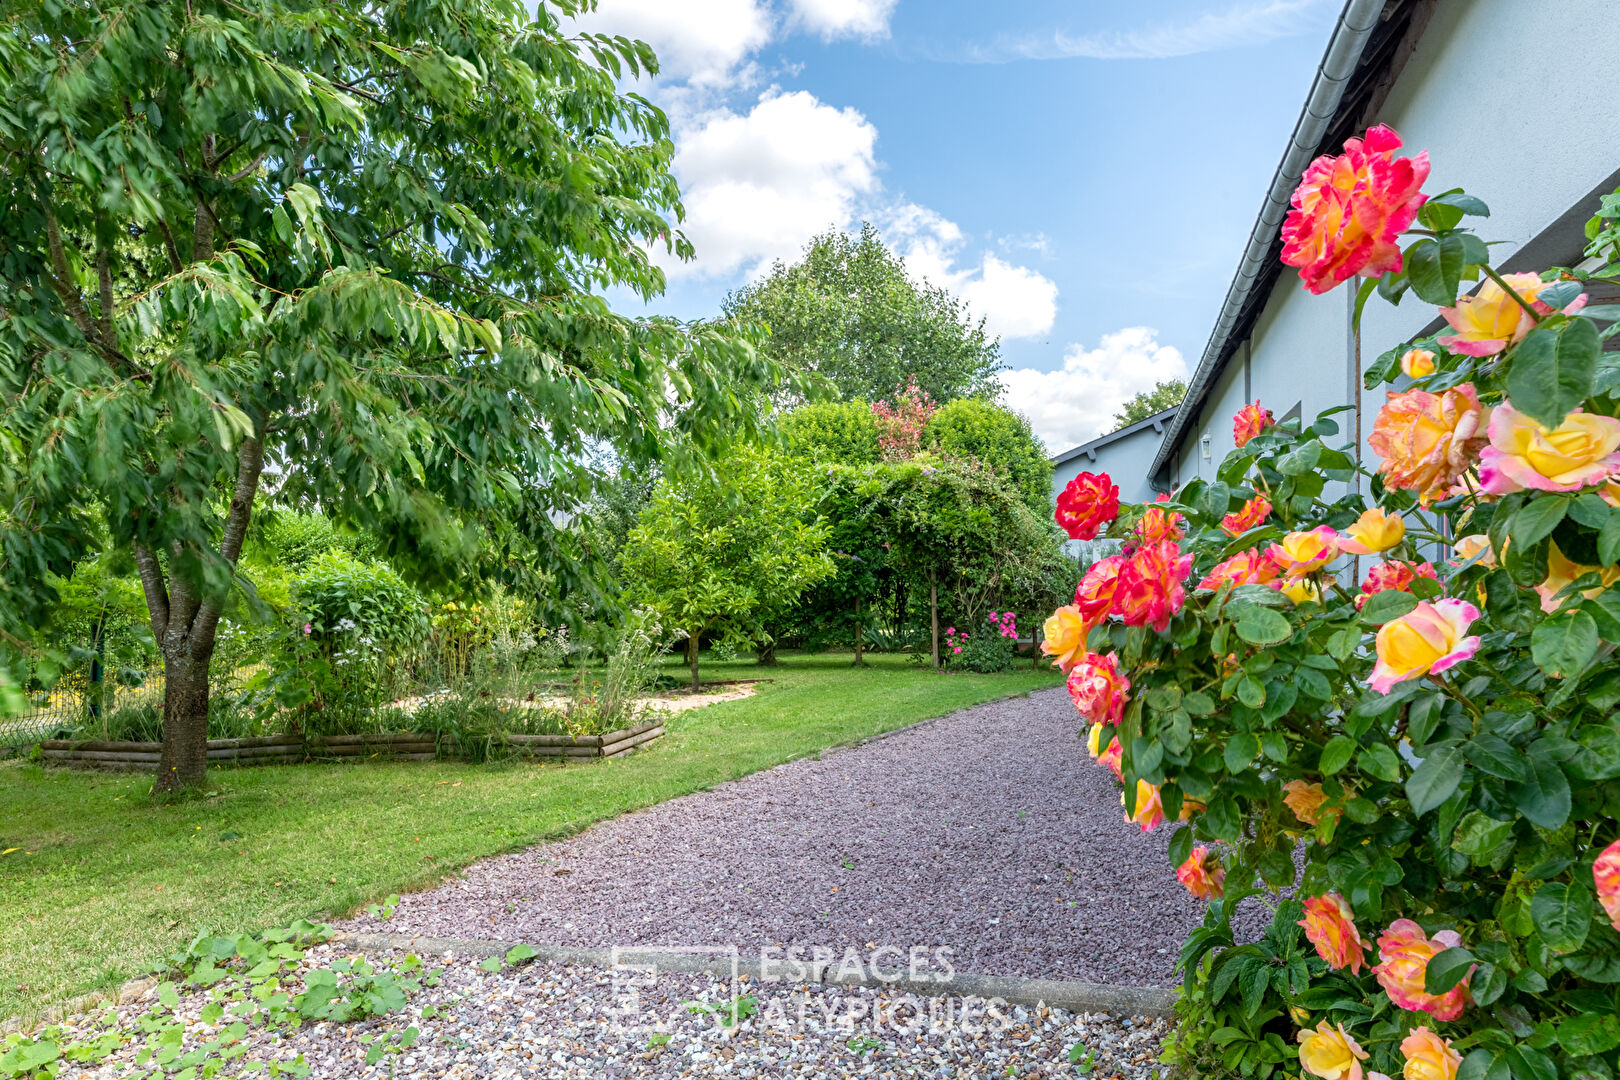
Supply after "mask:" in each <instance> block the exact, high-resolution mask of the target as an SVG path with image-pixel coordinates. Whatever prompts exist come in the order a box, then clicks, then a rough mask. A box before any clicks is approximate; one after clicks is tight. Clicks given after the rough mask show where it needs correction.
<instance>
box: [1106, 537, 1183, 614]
mask: <svg viewBox="0 0 1620 1080" xmlns="http://www.w3.org/2000/svg"><path fill="white" fill-rule="evenodd" d="M1192 564H1193V557H1192V555H1191V554H1190V553H1189V554H1185V555H1184V554H1182V552H1181V549H1180V548H1179V547H1177V546H1176V543H1175V541H1173V540H1164V541H1160V542H1159V543H1157V544H1143V545H1142V546H1140V547H1138V548H1137V549H1136V550H1135V551H1133V552H1131V554H1130V555H1129V556H1128V557H1127V558H1126V560H1125V565H1124V567H1122V568H1121V569H1120V571H1119V581H1118V583H1117V584H1116V586H1115V588H1114V614H1116V615H1118V616H1119V617H1120V618H1121V619H1122V620H1123V621H1124V623H1125V625H1126V626H1151V627H1153V629H1154V630H1156V631H1158V632H1159V633H1163V632H1164V631H1165V629H1166V628H1167V627H1169V625H1170V618H1171V616H1173V615H1175V614H1176V613H1177V612H1179V611H1180V610H1181V608H1182V605H1184V604H1185V603H1186V602H1187V589H1186V584H1185V583H1186V580H1187V575H1188V574H1190V573H1192Z"/></svg>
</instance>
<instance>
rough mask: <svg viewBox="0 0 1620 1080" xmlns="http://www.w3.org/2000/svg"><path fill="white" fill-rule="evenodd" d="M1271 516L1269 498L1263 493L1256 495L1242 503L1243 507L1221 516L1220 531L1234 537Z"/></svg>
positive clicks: (1261, 523) (1262, 523)
mask: <svg viewBox="0 0 1620 1080" xmlns="http://www.w3.org/2000/svg"><path fill="white" fill-rule="evenodd" d="M1270 516H1271V500H1270V499H1268V498H1266V497H1265V496H1264V495H1256V496H1255V497H1254V498H1252V499H1250V500H1249V501H1248V502H1246V503H1244V504H1243V509H1242V510H1238V511H1236V512H1234V513H1230V514H1227V515H1226V516H1225V517H1223V518H1221V531H1222V532H1224V533H1225V534H1226V535H1227V536H1230V537H1232V538H1233V539H1236V538H1237V537H1239V536H1242V535H1243V534H1244V533H1246V532H1248V531H1249V530H1250V529H1253V528H1255V527H1256V526H1259V525H1264V524H1265V521H1266V518H1268V517H1270Z"/></svg>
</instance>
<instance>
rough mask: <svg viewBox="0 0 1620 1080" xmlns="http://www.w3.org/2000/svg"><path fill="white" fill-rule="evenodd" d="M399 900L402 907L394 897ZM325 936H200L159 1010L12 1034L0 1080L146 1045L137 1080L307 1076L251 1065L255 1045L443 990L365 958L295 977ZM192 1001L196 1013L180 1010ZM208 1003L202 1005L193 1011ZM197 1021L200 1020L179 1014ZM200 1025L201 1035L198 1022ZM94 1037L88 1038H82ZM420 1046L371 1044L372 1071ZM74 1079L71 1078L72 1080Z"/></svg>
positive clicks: (409, 961)
mask: <svg viewBox="0 0 1620 1080" xmlns="http://www.w3.org/2000/svg"><path fill="white" fill-rule="evenodd" d="M395 899H397V897H396V898H395ZM332 936H333V930H332V928H331V927H330V926H326V925H324V924H318V923H311V922H307V921H304V920H300V921H298V922H296V923H294V924H292V925H291V926H289V927H287V928H285V929H280V930H272V931H269V932H266V933H263V934H234V935H230V936H215V935H214V934H211V933H203V934H201V935H199V936H198V937H196V938H194V939H193V940H192V942H191V943H190V944H189V945H188V946H187V947H186V948H184V949H183V950H181V951H179V952H177V953H175V954H174V955H173V956H171V957H169V958H168V959H166V960H165V961H164V962H163V963H162V964H161V965H159V967H158V968H157V973H158V974H159V975H160V976H162V977H163V978H164V980H165V981H163V982H162V983H160V984H159V985H158V987H157V994H156V996H157V1004H156V1005H154V1006H152V1007H151V1008H150V1009H148V1010H147V1011H146V1013H145V1014H144V1015H141V1016H138V1017H135V1018H134V1019H133V1020H132V1021H120V1019H119V1016H118V1013H117V1012H116V1011H115V1010H112V1009H108V1010H107V1011H106V1012H105V1014H104V1015H103V1016H102V1017H101V1018H100V1022H99V1023H93V1024H87V1025H83V1026H81V1027H79V1028H78V1030H77V1031H76V1032H74V1033H73V1035H71V1036H70V1034H69V1032H68V1031H67V1030H66V1029H63V1028H61V1027H56V1026H51V1027H47V1028H45V1029H44V1030H42V1031H39V1032H36V1033H34V1034H32V1035H20V1034H12V1035H9V1036H7V1037H6V1039H5V1041H4V1042H0V1078H4V1080H42V1078H47V1077H55V1076H58V1075H68V1074H67V1073H65V1072H63V1071H62V1069H63V1068H64V1066H67V1065H68V1064H69V1063H72V1064H73V1065H86V1064H94V1063H97V1062H100V1061H104V1060H106V1059H107V1058H108V1057H110V1056H111V1055H112V1054H113V1053H115V1052H116V1051H118V1050H120V1049H124V1048H128V1047H133V1046H137V1045H138V1046H139V1047H140V1049H139V1050H138V1051H137V1052H136V1053H135V1055H134V1065H135V1066H136V1071H134V1072H132V1073H125V1074H122V1075H129V1076H135V1077H140V1078H142V1080H159V1078H161V1077H166V1076H171V1075H172V1076H178V1077H197V1076H216V1075H219V1074H220V1073H221V1072H222V1071H223V1070H225V1069H232V1070H235V1071H236V1072H238V1073H240V1074H242V1075H247V1074H256V1073H262V1074H264V1075H267V1076H272V1077H276V1076H291V1077H305V1076H309V1075H311V1070H310V1068H309V1067H308V1066H307V1065H306V1064H305V1062H304V1058H303V1055H302V1054H300V1055H297V1056H296V1057H294V1058H292V1059H291V1060H285V1059H284V1060H280V1061H268V1062H266V1061H254V1060H251V1059H249V1058H248V1057H247V1050H248V1040H249V1039H251V1038H252V1037H253V1036H254V1035H255V1034H257V1033H260V1032H266V1031H274V1032H284V1031H287V1030H290V1029H296V1028H298V1027H300V1026H302V1025H303V1024H306V1023H327V1022H331V1023H338V1024H342V1023H349V1022H353V1021H360V1020H366V1019H369V1018H372V1017H381V1016H387V1015H389V1014H390V1013H396V1012H399V1011H400V1010H402V1009H404V1008H405V1006H406V1005H407V1003H408V1002H409V1000H410V996H411V995H412V994H414V993H416V992H417V991H418V990H420V989H421V988H422V987H423V986H424V985H427V986H436V985H437V984H438V979H439V974H440V973H439V971H438V970H431V971H429V970H424V968H423V965H422V961H421V960H420V959H418V958H417V957H415V956H410V955H408V956H405V957H403V958H401V959H400V960H398V961H394V962H392V963H390V964H388V965H387V966H384V967H381V968H379V967H377V966H375V965H373V964H372V963H371V962H370V961H368V960H366V959H365V958H364V957H361V956H358V955H356V956H347V957H339V958H337V959H334V960H331V961H329V962H327V963H325V964H319V965H317V966H313V967H310V968H308V969H307V970H300V965H301V962H302V961H303V960H304V958H305V956H306V953H307V950H308V947H309V946H312V945H317V944H320V943H322V942H325V941H328V940H330V939H331V938H332ZM186 997H191V998H192V999H193V1000H192V1001H191V1002H189V1003H187V1004H188V1005H189V1008H187V1007H186V1005H183V1004H182V1003H183V1000H184V998H186ZM197 997H201V998H202V1002H201V1003H200V1007H199V1003H198V1002H197V1001H196V1000H195V999H196V998H197ZM191 1010H196V1011H197V1015H196V1016H195V1017H193V1016H187V1015H183V1014H184V1013H186V1012H190V1011H191ZM199 1019H200V1020H201V1021H202V1022H201V1023H200V1024H199V1023H197V1022H196V1021H197V1020H199ZM84 1027H96V1028H99V1030H97V1031H96V1032H95V1034H94V1035H93V1036H90V1037H84V1036H82V1035H80V1034H78V1033H79V1032H82V1031H83V1030H84ZM415 1039H416V1028H414V1027H413V1028H407V1029H405V1031H404V1032H401V1033H396V1034H394V1035H391V1036H390V1037H388V1038H386V1039H384V1038H381V1037H371V1036H368V1037H367V1038H366V1039H365V1040H364V1041H366V1042H368V1043H370V1044H372V1045H371V1046H370V1047H369V1048H368V1051H367V1055H366V1056H367V1061H368V1063H372V1064H374V1063H375V1062H376V1061H379V1060H381V1059H382V1057H383V1056H384V1055H385V1054H389V1053H394V1054H397V1053H400V1052H403V1050H404V1049H406V1048H408V1047H409V1046H410V1045H411V1043H412V1042H414V1041H415ZM77 1071H78V1070H77V1069H75V1074H77Z"/></svg>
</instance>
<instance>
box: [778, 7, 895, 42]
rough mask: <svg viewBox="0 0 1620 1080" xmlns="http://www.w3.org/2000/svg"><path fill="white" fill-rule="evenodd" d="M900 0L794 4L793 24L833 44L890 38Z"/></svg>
mask: <svg viewBox="0 0 1620 1080" xmlns="http://www.w3.org/2000/svg"><path fill="white" fill-rule="evenodd" d="M897 2H898V0H792V2H791V7H792V12H793V14H792V17H791V20H790V21H791V22H792V24H793V25H795V26H802V27H804V28H805V29H807V30H809V31H810V32H812V33H816V34H820V35H821V36H822V37H823V38H824V39H826V40H828V41H831V40H832V39H834V38H841V37H859V38H865V39H866V40H868V41H872V40H876V39H878V38H886V37H888V36H889V16H890V15H891V14H892V13H893V12H894V6H895V4H896V3H897Z"/></svg>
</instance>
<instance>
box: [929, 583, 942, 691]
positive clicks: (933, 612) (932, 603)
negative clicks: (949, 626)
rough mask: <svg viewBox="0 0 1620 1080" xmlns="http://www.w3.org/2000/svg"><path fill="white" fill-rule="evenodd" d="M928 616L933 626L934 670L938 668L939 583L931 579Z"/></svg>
mask: <svg viewBox="0 0 1620 1080" xmlns="http://www.w3.org/2000/svg"><path fill="white" fill-rule="evenodd" d="M928 617H929V620H930V621H931V622H932V623H933V628H934V637H933V641H934V646H933V655H934V668H935V670H938V668H939V584H938V583H937V582H933V581H930V582H929V583H928Z"/></svg>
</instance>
